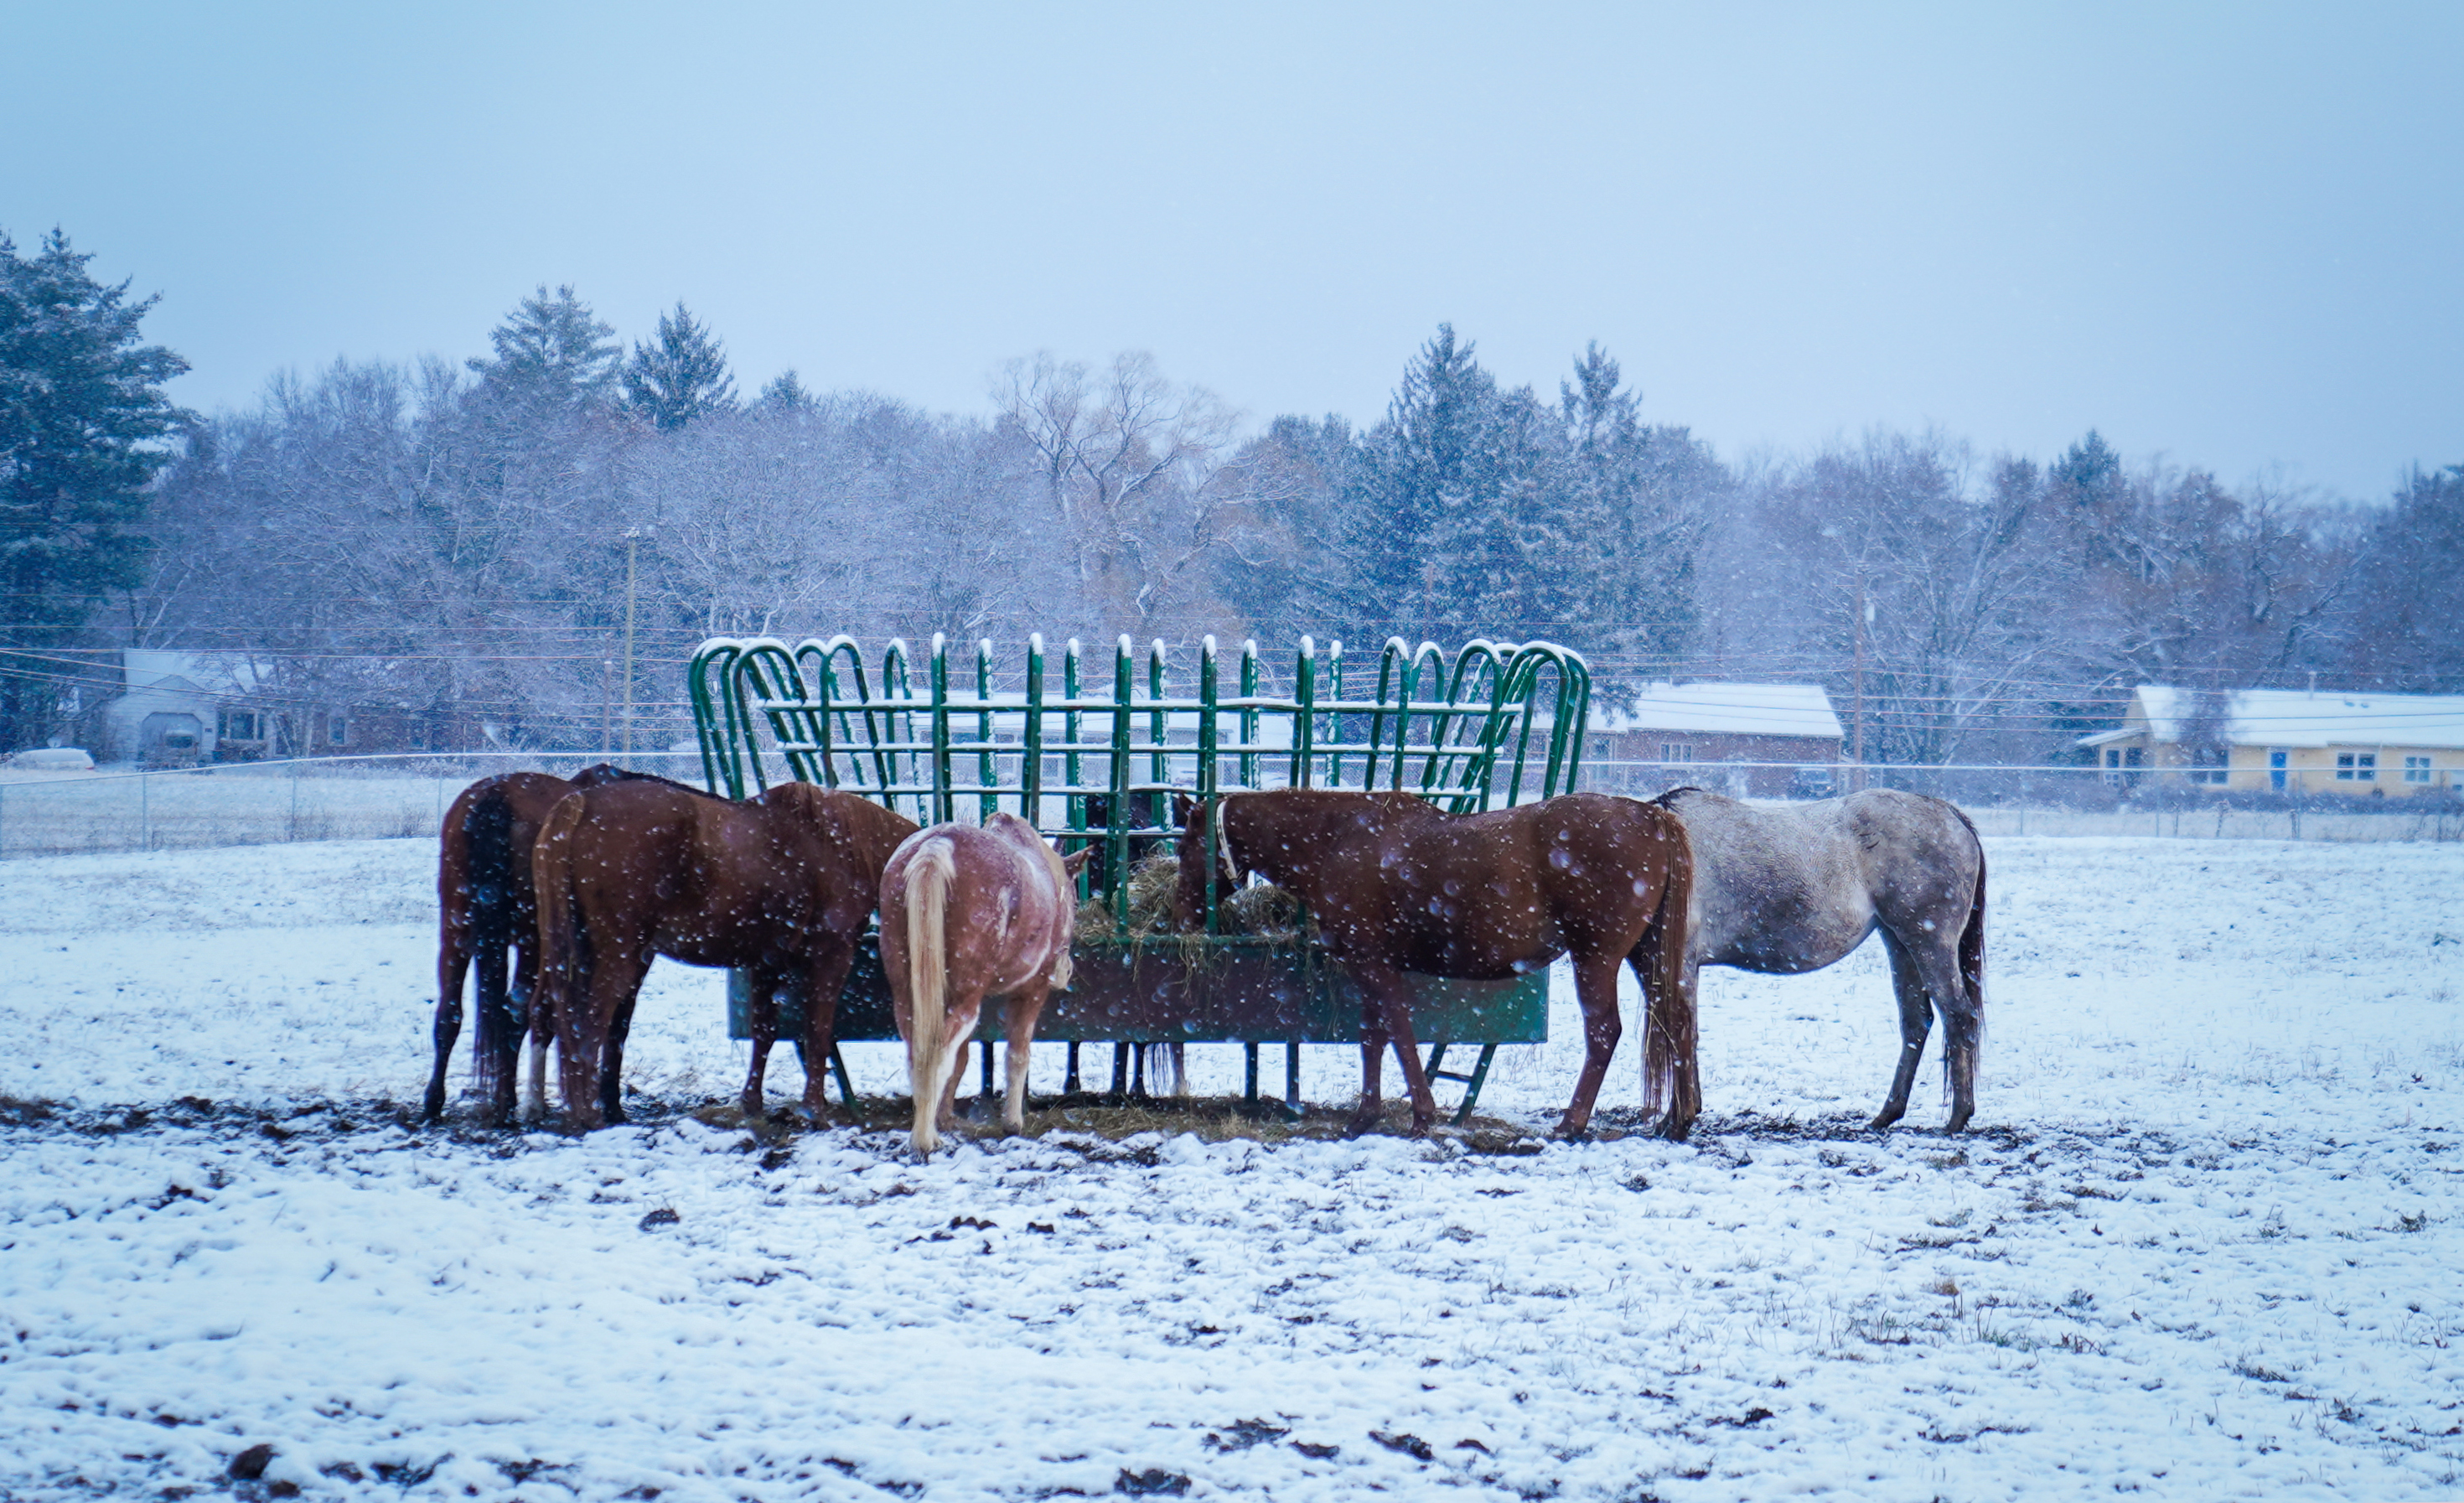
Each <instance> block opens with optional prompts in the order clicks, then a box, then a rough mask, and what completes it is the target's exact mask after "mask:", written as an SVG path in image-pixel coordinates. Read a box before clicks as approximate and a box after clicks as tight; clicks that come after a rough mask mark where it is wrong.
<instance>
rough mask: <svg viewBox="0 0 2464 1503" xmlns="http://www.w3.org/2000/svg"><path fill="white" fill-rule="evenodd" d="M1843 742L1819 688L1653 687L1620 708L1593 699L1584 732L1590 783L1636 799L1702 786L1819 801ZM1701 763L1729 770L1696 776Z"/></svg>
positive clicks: (1833, 775) (1826, 791) (1703, 770)
mask: <svg viewBox="0 0 2464 1503" xmlns="http://www.w3.org/2000/svg"><path fill="white" fill-rule="evenodd" d="M1843 735H1844V733H1843V732H1842V730H1841V728H1840V725H1839V717H1838V716H1837V715H1835V714H1833V713H1832V709H1831V696H1829V695H1827V694H1825V693H1824V692H1823V689H1822V686H1821V685H1820V684H1650V685H1646V686H1645V687H1644V688H1643V689H1642V690H1640V691H1639V693H1637V694H1636V695H1635V696H1633V697H1632V699H1631V700H1630V701H1629V702H1627V703H1625V704H1623V705H1621V706H1617V707H1611V706H1610V705H1607V704H1604V703H1602V702H1600V701H1599V700H1595V701H1594V702H1593V704H1592V713H1591V721H1590V724H1589V726H1588V727H1587V728H1586V729H1585V731H1584V733H1583V764H1584V766H1585V767H1586V768H1588V769H1590V771H1591V776H1589V777H1587V778H1586V780H1585V783H1586V785H1588V786H1591V787H1598V788H1618V789H1623V790H1628V791H1635V792H1657V791H1659V790H1660V789H1661V788H1664V787H1667V786H1670V785H1674V784H1680V783H1699V784H1701V785H1704V786H1705V787H1713V788H1718V789H1720V790H1721V791H1723V792H1729V793H1734V794H1736V795H1738V796H1741V797H1752V798H1787V797H1791V796H1797V797H1804V796H1807V795H1814V796H1823V795H1827V794H1829V793H1830V792H1831V791H1832V787H1833V784H1834V782H1835V780H1836V771H1835V769H1837V766H1838V764H1839V743H1840V740H1841V739H1842V737H1843ZM1617 763H1643V764H1644V765H1640V766H1618V765H1616V764H1617ZM1700 763H1712V764H1720V763H1728V764H1731V765H1728V766H1726V767H1720V766H1717V765H1714V766H1705V767H1701V768H1700V770H1697V768H1696V765H1695V764H1700ZM1736 763H1746V764H1748V765H1733V764H1736ZM1755 764H1760V765H1755Z"/></svg>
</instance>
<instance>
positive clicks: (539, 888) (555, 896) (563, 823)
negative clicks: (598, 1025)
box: [531, 793, 598, 1113]
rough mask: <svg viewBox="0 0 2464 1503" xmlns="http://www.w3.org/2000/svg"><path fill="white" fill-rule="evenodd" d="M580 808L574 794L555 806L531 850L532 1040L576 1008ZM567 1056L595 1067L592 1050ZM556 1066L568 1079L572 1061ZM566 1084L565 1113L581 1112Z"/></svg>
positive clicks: (583, 955)
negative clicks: (535, 969)
mask: <svg viewBox="0 0 2464 1503" xmlns="http://www.w3.org/2000/svg"><path fill="white" fill-rule="evenodd" d="M582 816H583V797H582V795H580V794H578V793H570V794H567V795H565V796H564V797H563V798H562V799H560V800H558V801H557V806H556V807H555V808H553V809H551V810H549V811H548V816H547V819H546V820H545V821H544V822H543V823H542V824H540V826H539V842H538V844H537V845H535V846H534V847H533V848H532V854H531V891H532V893H533V894H534V895H535V900H536V902H537V903H538V906H539V981H538V984H537V985H536V986H535V988H534V989H533V993H532V997H531V1008H532V1010H533V1011H534V1012H535V1013H536V1014H538V1017H537V1020H536V1021H535V1023H534V1024H533V1027H532V1036H533V1038H534V1040H536V1039H537V1038H538V1037H539V1035H540V1032H541V1030H542V1028H544V1029H549V1030H556V1031H559V1032H561V1031H562V1020H563V1019H564V1017H565V1015H566V1013H567V1012H568V1011H570V1010H571V1009H573V1008H574V1007H577V1006H581V997H580V988H579V984H578V983H579V980H580V973H581V972H582V970H583V967H584V966H585V965H587V964H588V961H589V953H590V952H589V945H590V938H589V936H587V935H585V934H583V931H582V921H583V920H582V908H581V905H580V904H578V903H576V902H575V901H574V895H573V837H574V834H575V832H576V831H578V830H580V829H582ZM582 1031H583V1033H585V1034H586V1033H587V1032H588V1031H589V1030H588V1029H587V1028H583V1030H582ZM536 1051H537V1045H536V1044H534V1052H535V1053H536ZM573 1052H574V1053H575V1054H576V1055H584V1054H586V1055H587V1056H588V1058H589V1063H590V1064H592V1065H594V1066H595V1065H596V1064H597V1063H598V1053H597V1051H596V1050H574V1051H573ZM561 1063H562V1071H563V1073H564V1074H565V1075H567V1076H568V1077H570V1076H571V1075H572V1074H573V1072H574V1070H575V1068H576V1066H577V1064H578V1060H577V1059H574V1058H567V1059H564V1060H562V1062H561ZM566 1084H567V1089H566V1091H565V1093H564V1094H565V1102H564V1109H565V1111H566V1112H567V1113H572V1112H575V1111H579V1110H582V1109H583V1105H584V1103H583V1102H581V1101H578V1100H576V1099H575V1096H574V1093H573V1091H572V1089H571V1086H572V1082H571V1080H570V1078H568V1080H567V1082H566ZM590 1098H591V1099H592V1100H596V1099H597V1094H596V1093H595V1092H593V1093H590Z"/></svg>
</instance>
